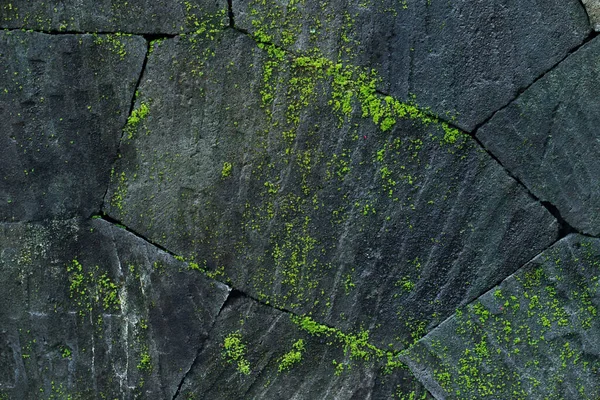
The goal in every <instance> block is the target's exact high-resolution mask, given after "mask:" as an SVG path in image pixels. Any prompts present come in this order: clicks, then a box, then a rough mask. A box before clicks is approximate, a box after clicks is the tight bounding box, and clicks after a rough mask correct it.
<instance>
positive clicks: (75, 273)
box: [0, 220, 229, 399]
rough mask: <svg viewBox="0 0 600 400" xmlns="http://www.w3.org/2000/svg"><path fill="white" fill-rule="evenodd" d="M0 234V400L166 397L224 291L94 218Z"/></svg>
mask: <svg viewBox="0 0 600 400" xmlns="http://www.w3.org/2000/svg"><path fill="white" fill-rule="evenodd" d="M0 238H1V239H0V240H1V243H0V270H2V274H1V275H0V287H2V291H1V292H0V293H1V294H0V321H2V327H1V331H0V360H1V362H0V397H1V396H8V397H7V398H11V399H17V398H18V399H38V398H40V396H41V397H44V398H65V397H66V396H67V395H69V396H72V397H73V398H103V397H106V398H117V397H118V398H124V399H130V398H134V397H138V396H140V395H141V396H142V397H143V398H172V397H173V395H174V394H175V392H176V391H177V388H178V385H179V382H180V381H181V379H182V378H183V375H184V374H185V371H187V370H188V369H189V368H190V366H191V364H192V362H193V360H194V358H195V355H196V353H197V351H199V349H200V348H201V347H202V344H203V342H204V341H205V340H206V339H207V338H208V332H209V331H210V329H211V327H212V324H213V322H214V320H215V318H216V316H217V314H218V312H219V310H220V308H221V305H222V304H223V303H224V302H225V299H226V297H227V295H228V293H229V288H227V287H226V286H225V285H223V284H220V283H218V282H215V281H212V280H210V279H207V278H206V277H205V276H203V275H202V274H200V273H198V272H197V271H190V270H189V269H188V268H187V266H186V265H185V264H184V263H182V262H181V261H177V260H175V259H174V258H173V257H171V256H170V255H168V254H166V253H164V252H161V251H158V250H157V249H156V248H155V247H154V246H152V245H149V244H148V243H147V242H145V241H143V240H141V239H139V238H137V237H135V236H134V235H132V234H131V233H128V232H126V231H125V230H123V229H120V228H118V227H116V226H114V225H112V224H109V223H107V222H105V221H102V220H98V221H92V222H86V223H79V222H77V221H76V220H68V221H62V222H59V221H54V222H48V223H45V224H37V223H36V224H31V223H12V224H7V223H4V224H1V225H0Z"/></svg>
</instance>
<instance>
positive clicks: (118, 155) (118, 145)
mask: <svg viewBox="0 0 600 400" xmlns="http://www.w3.org/2000/svg"><path fill="white" fill-rule="evenodd" d="M143 37H144V40H146V53H145V54H144V61H143V63H142V68H141V70H140V76H138V80H137V82H136V83H135V87H134V88H133V95H132V96H131V103H130V104H129V112H128V113H127V119H126V120H125V125H123V127H122V128H121V136H120V137H119V142H118V143H117V154H116V155H115V158H114V160H113V161H112V162H111V165H113V166H114V164H115V163H116V162H117V160H118V159H119V158H121V143H122V142H123V137H124V136H125V126H127V121H129V118H130V117H131V113H133V110H134V108H135V102H136V100H137V92H138V89H139V87H140V84H141V83H142V79H143V77H144V73H145V72H146V66H147V65H148V56H149V54H150V46H151V40H149V38H148V37H146V36H143ZM109 188H110V179H109V181H108V183H107V185H106V190H105V191H104V195H103V196H102V204H101V206H100V209H101V210H103V209H104V205H105V204H106V196H107V195H108V189H109Z"/></svg>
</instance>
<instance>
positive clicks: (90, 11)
mask: <svg viewBox="0 0 600 400" xmlns="http://www.w3.org/2000/svg"><path fill="white" fill-rule="evenodd" d="M226 10H227V3H226V2H218V1H212V0H186V1H183V0H168V1H163V0H128V1H111V0H60V1H59V0H47V1H37V0H11V1H8V2H6V1H5V2H3V3H2V5H0V28H12V29H15V28H16V29H34V30H38V31H46V32H77V33H83V32H89V33H92V32H98V33H100V32H107V33H117V32H124V33H139V34H179V33H184V32H191V31H195V30H197V29H198V28H200V25H199V23H200V20H201V19H205V18H213V19H214V20H215V22H216V23H218V24H220V25H221V24H226V23H227V12H226Z"/></svg>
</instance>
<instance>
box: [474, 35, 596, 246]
mask: <svg viewBox="0 0 600 400" xmlns="http://www.w3.org/2000/svg"><path fill="white" fill-rule="evenodd" d="M599 56H600V40H599V39H598V38H596V39H594V40H592V41H591V42H590V43H587V44H586V45H585V46H583V47H582V48H581V49H579V50H578V51H577V52H576V53H574V54H572V55H571V56H569V57H568V58H567V59H566V60H565V61H564V62H562V63H561V64H560V65H559V66H558V67H557V68H555V69H553V70H552V71H550V72H549V73H548V74H547V75H545V76H544V77H543V78H542V79H540V80H539V81H537V82H536V83H535V84H534V85H532V86H531V87H530V88H529V89H528V90H527V91H525V92H524V93H523V94H522V95H521V96H519V98H518V99H517V100H516V101H514V102H513V103H511V104H510V105H509V106H508V107H506V108H505V109H503V110H501V111H499V112H498V113H497V114H496V115H495V116H494V118H492V119H491V120H490V121H489V122H488V123H487V124H485V125H484V126H482V127H481V128H480V129H479V130H478V132H477V137H478V138H479V139H480V140H481V142H482V143H483V144H484V145H485V146H486V147H487V148H488V149H489V150H490V151H491V152H492V153H493V154H494V155H496V156H497V157H498V159H499V160H500V161H501V162H502V164H503V165H504V166H505V167H506V168H508V169H509V170H510V171H511V172H512V173H513V174H514V175H516V176H517V177H518V178H519V179H520V180H521V181H522V182H523V183H524V184H525V185H526V186H527V187H528V188H529V189H530V190H531V192H533V194H535V195H536V196H537V197H538V198H540V199H541V200H542V201H548V202H550V203H552V204H553V205H554V206H556V207H557V208H558V210H559V212H560V214H561V216H562V217H563V218H564V219H565V220H566V221H567V222H568V223H569V224H570V225H571V226H573V227H574V228H575V229H577V230H579V231H581V232H584V233H589V234H592V235H598V234H600V160H598V153H599V152H600V143H599V142H598V126H600V114H598V109H599V107H600V67H599V64H598V57H599Z"/></svg>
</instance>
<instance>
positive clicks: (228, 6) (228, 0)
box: [227, 0, 235, 28]
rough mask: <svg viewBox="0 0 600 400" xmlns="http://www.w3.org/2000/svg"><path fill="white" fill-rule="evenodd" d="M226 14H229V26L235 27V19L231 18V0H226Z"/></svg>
mask: <svg viewBox="0 0 600 400" xmlns="http://www.w3.org/2000/svg"><path fill="white" fill-rule="evenodd" d="M227 15H228V16H229V27H230V28H235V20H234V19H233V17H234V15H233V0H227Z"/></svg>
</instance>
